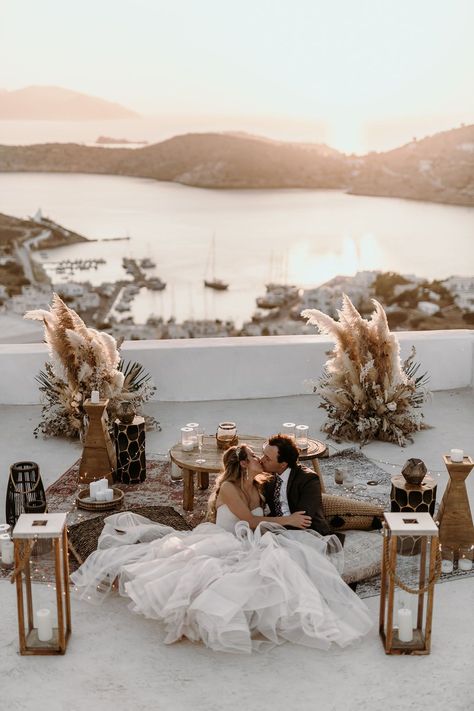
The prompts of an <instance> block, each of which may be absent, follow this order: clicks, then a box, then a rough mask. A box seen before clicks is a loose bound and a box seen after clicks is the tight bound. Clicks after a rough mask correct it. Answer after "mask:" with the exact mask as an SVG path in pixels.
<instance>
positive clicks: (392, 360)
mask: <svg viewBox="0 0 474 711" xmlns="http://www.w3.org/2000/svg"><path fill="white" fill-rule="evenodd" d="M372 301H373V303H374V306H375V310H374V312H373V313H372V315H371V318H370V319H369V320H366V319H364V318H362V316H361V315H360V313H359V312H358V311H357V309H356V308H355V306H354V305H353V303H352V302H351V300H350V299H349V297H348V296H346V295H345V294H344V295H343V299H342V309H341V310H340V311H338V316H339V321H335V320H334V319H332V318H331V317H330V316H328V315H327V314H324V313H323V312H322V311H318V310H316V309H306V310H304V311H303V312H302V314H301V315H302V316H303V317H304V318H306V319H307V320H308V323H311V324H314V325H315V326H317V327H318V328H319V330H320V331H321V333H324V334H327V335H329V336H332V337H333V338H334V340H335V342H336V344H335V346H334V349H333V351H332V352H331V354H330V357H329V359H328V361H327V362H326V365H325V368H324V373H323V375H322V377H321V378H320V379H319V380H318V381H317V383H316V384H315V386H314V392H316V393H317V394H318V395H319V396H320V397H321V400H322V402H321V405H320V407H322V408H323V409H325V410H326V411H327V413H328V419H327V422H326V423H325V424H324V425H323V427H322V429H323V431H324V432H327V433H328V434H329V435H330V436H331V437H332V438H333V439H335V440H338V441H340V440H350V441H355V442H362V443H367V442H370V441H371V440H375V439H376V440H383V441H387V442H396V443H397V444H399V445H401V446H404V445H405V444H406V443H407V442H408V441H410V442H411V441H413V439H412V435H413V433H414V432H417V431H419V430H421V429H425V428H426V427H427V426H426V425H425V424H424V422H423V413H422V412H421V407H422V405H423V403H424V401H425V400H426V398H427V396H428V391H427V389H426V383H427V381H428V378H427V376H426V373H424V374H423V375H418V371H419V364H416V363H415V362H414V357H415V349H414V348H413V349H412V352H411V354H410V356H409V357H408V358H407V359H406V360H405V361H404V362H403V363H402V361H401V359H400V347H399V344H398V340H397V338H396V336H395V335H394V334H393V333H391V332H390V329H389V326H388V323H387V317H386V314H385V311H384V309H383V307H382V306H381V304H379V302H378V301H376V300H375V299H372Z"/></svg>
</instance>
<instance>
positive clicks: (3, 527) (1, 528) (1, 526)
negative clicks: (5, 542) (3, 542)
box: [0, 523, 11, 535]
mask: <svg viewBox="0 0 474 711" xmlns="http://www.w3.org/2000/svg"><path fill="white" fill-rule="evenodd" d="M10 529H11V526H10V524H9V523H0V535H1V534H2V533H8V534H10Z"/></svg>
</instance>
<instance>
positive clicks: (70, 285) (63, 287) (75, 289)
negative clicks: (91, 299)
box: [54, 281, 84, 298]
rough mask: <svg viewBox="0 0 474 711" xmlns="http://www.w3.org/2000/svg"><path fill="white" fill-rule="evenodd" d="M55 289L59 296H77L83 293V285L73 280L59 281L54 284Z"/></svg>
mask: <svg viewBox="0 0 474 711" xmlns="http://www.w3.org/2000/svg"><path fill="white" fill-rule="evenodd" d="M54 289H55V291H56V292H57V293H58V294H59V296H62V297H64V296H67V297H69V298H77V297H80V296H83V295H84V286H83V284H79V283H78V282H75V281H66V282H61V283H60V284H55V285H54Z"/></svg>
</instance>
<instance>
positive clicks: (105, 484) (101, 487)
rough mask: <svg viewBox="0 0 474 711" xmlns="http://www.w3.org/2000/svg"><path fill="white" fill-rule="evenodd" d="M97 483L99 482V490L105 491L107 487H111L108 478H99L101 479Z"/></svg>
mask: <svg viewBox="0 0 474 711" xmlns="http://www.w3.org/2000/svg"><path fill="white" fill-rule="evenodd" d="M97 484H98V487H97V488H98V490H99V491H105V490H106V489H108V488H109V481H108V479H99V481H98V482H97Z"/></svg>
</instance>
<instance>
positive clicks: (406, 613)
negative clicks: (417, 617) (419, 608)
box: [398, 607, 413, 642]
mask: <svg viewBox="0 0 474 711" xmlns="http://www.w3.org/2000/svg"><path fill="white" fill-rule="evenodd" d="M398 639H399V640H400V642H411V641H412V640H413V624H412V614H411V610H409V609H408V607H400V608H399V609H398Z"/></svg>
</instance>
